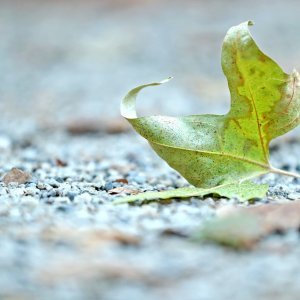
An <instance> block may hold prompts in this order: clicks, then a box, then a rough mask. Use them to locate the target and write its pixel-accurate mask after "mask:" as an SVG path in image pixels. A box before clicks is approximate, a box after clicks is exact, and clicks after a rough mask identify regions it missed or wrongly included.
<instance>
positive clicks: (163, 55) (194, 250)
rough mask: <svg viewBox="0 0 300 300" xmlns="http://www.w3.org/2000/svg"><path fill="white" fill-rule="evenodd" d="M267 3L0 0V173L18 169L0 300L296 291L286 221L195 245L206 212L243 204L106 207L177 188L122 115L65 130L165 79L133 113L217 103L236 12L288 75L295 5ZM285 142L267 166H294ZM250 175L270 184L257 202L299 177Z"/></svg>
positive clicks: (0, 237) (3, 210)
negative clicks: (21, 175)
mask: <svg viewBox="0 0 300 300" xmlns="http://www.w3.org/2000/svg"><path fill="white" fill-rule="evenodd" d="M269 4H270V2H268V1H251V2H249V3H248V2H244V1H229V0H228V1H209V3H206V2H202V1H190V0H189V1H172V2H168V1H144V3H143V4H141V3H139V1H116V2H113V3H111V2H110V1H99V2H97V1H91V0H90V1H87V2H85V1H84V2H83V1H82V2H81V1H78V0H77V1H74V5H70V3H69V2H68V1H62V3H60V4H57V3H56V4H55V3H54V2H51V1H36V2H34V1H27V2H26V3H24V2H21V1H2V2H1V10H0V25H1V26H0V28H1V29H0V31H1V40H0V58H1V59H0V66H1V70H2V72H3V77H2V79H1V83H0V91H1V102H0V109H1V112H2V116H1V120H0V125H1V127H0V153H1V155H0V175H1V177H2V178H3V176H4V175H5V174H7V173H8V172H9V171H10V170H11V169H12V168H18V169H21V170H23V171H24V172H27V173H28V174H30V176H31V177H30V179H28V180H27V181H26V183H23V184H16V183H7V184H6V183H4V182H0V249H1V250H0V299H22V300H23V299H26V300H27V299H74V300H77V299H91V300H92V299H105V300H122V299H131V300H140V299H145V300H153V299H170V300H173V299H174V300H178V299H186V300H218V299H232V300H235V299H236V300H237V299H243V300H248V299H249V300H252V299H257V300H260V299H261V300H262V299H264V300H265V299H272V300H273V299H284V300H294V299H299V294H300V260H299V255H300V236H299V232H298V231H297V230H293V231H290V232H287V233H285V234H281V235H280V234H277V235H276V234H275V235H272V236H269V237H268V238H267V239H264V240H263V241H261V242H260V243H259V244H258V246H257V247H256V248H255V249H254V250H252V251H248V252H237V251H233V250H230V249H227V248H223V247H220V246H217V245H209V244H197V243H194V242H192V241H191V240H190V239H189V238H188V236H189V235H190V234H191V233H193V232H194V231H195V230H197V229H198V228H199V227H200V226H201V225H202V224H203V223H204V222H205V221H207V220H210V219H211V218H213V217H214V216H215V214H216V210H217V209H218V208H222V207H230V206H233V205H243V206H247V205H252V204H250V203H239V202H238V201H237V200H236V199H229V200H228V199H218V200H217V201H216V199H212V198H207V199H205V200H201V199H197V198H192V199H189V200H187V201H181V202H179V201H175V200H170V201H164V202H163V203H155V202H152V203H149V204H145V205H141V206H140V205H127V204H125V205H119V206H114V205H112V201H113V200H114V199H115V198H116V197H119V196H120V195H114V194H113V193H112V192H111V190H113V189H115V188H120V187H123V188H126V189H128V190H131V191H136V190H137V191H147V190H161V189H169V188H175V187H181V186H185V185H187V183H186V181H185V180H184V179H183V178H181V177H180V176H179V175H178V174H177V173H176V172H175V171H173V170H171V169H170V168H169V167H168V166H167V165H166V164H165V163H164V162H163V161H161V160H160V159H159V158H158V157H157V156H156V155H155V154H154V153H153V152H152V150H151V149H150V148H149V146H148V145H147V143H146V142H145V141H144V140H142V139H141V138H140V137H138V136H137V135H136V134H134V133H133V132H132V131H127V128H126V127H124V126H125V125H122V126H123V127H122V126H121V130H120V131H123V130H124V132H121V133H118V134H108V133H107V130H106V129H105V128H107V126H106V127H105V126H104V127H101V126H103V123H99V131H98V132H96V133H93V134H82V132H81V134H79V135H75V134H74V131H72V133H70V130H69V129H68V128H69V127H68V126H69V124H70V123H72V122H73V123H74V122H75V123H76V124H78V126H79V127H80V124H82V123H83V122H87V120H88V122H94V121H95V120H96V122H97V121H98V120H99V122H100V121H101V120H102V121H103V120H104V121H103V122H105V124H107V123H109V122H110V119H109V117H111V118H112V120H115V118H116V116H118V104H119V101H120V98H121V96H122V95H123V94H124V93H125V92H126V91H127V90H128V89H129V88H131V87H132V86H135V85H137V84H139V83H141V82H147V81H148V80H149V81H150V80H157V79H162V78H161V77H167V76H168V75H175V77H177V78H178V80H177V81H176V82H175V81H174V83H173V84H172V85H169V86H168V87H161V89H160V88H158V89H160V90H159V91H158V92H157V91H155V90H153V91H152V90H151V92H149V93H148V92H145V94H144V95H143V97H144V102H143V103H145V105H144V106H142V105H140V109H141V111H142V112H147V113H148V114H150V113H151V114H152V113H158V112H161V113H168V114H173V115H174V114H175V115H176V114H178V115H179V114H188V113H195V111H199V112H201V111H204V112H208V111H210V112H224V111H226V107H227V106H228V92H227V90H226V83H225V80H224V79H223V78H222V75H221V71H220V67H219V64H220V63H219V49H220V44H221V40H222V37H223V36H224V34H225V32H226V30H227V29H228V27H230V26H231V25H234V24H236V23H238V22H240V21H243V20H246V19H254V20H255V21H256V24H257V25H258V29H255V30H253V32H255V36H256V37H257V39H258V40H259V42H260V44H263V46H264V47H263V48H264V49H265V50H266V52H267V53H270V55H272V56H273V57H274V58H276V59H278V60H279V61H280V63H281V64H282V65H283V66H284V67H285V68H286V69H287V70H290V69H292V67H294V66H295V65H294V63H295V62H296V63H297V62H298V67H300V66H299V61H300V57H299V48H300V36H299V35H298V34H296V33H297V32H299V30H300V25H299V24H300V23H299V22H298V12H299V10H300V4H299V2H298V1H292V0H290V1H285V2H281V1H274V2H272V6H270V5H269ZM287 52H288V53H289V54H288V55H287V54H286V53H287ZM296 67H297V65H296ZM3 70H4V71H3ZM199 99H200V100H201V101H199ZM174 102H176V105H174ZM140 104H141V103H140ZM102 121H101V122H102ZM96 124H98V123H96ZM93 126H94V124H93ZM93 128H94V127H93ZM299 151H300V140H299V134H298V132H297V131H295V132H294V133H292V134H291V135H289V136H288V137H285V138H282V139H279V140H278V141H277V142H275V143H274V144H273V145H272V147H271V160H272V163H273V164H274V166H276V167H278V168H283V169H286V170H289V171H294V172H295V171H298V172H299V171H300V161H299ZM259 181H261V182H268V183H269V184H270V190H269V194H268V196H267V197H266V198H264V199H257V201H256V203H255V205H263V204H267V203H269V202H280V203H281V202H286V201H297V200H299V199H300V181H299V180H297V179H293V178H288V177H280V176H277V175H268V176H265V177H263V178H261V179H259Z"/></svg>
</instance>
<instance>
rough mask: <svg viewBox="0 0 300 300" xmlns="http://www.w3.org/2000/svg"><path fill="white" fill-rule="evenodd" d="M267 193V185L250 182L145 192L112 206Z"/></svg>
mask: <svg viewBox="0 0 300 300" xmlns="http://www.w3.org/2000/svg"><path fill="white" fill-rule="evenodd" d="M267 191H268V185H266V184H259V185H258V184H255V183H253V182H251V181H244V182H241V183H234V184H224V185H221V186H217V187H213V188H207V189H203V188H196V187H184V188H178V189H173V190H167V191H161V192H146V193H141V194H137V195H132V196H127V197H122V198H120V199H117V200H115V201H114V202H113V203H114V204H121V203H130V202H135V201H137V200H140V201H146V200H154V199H170V198H189V197H204V196H207V195H219V196H223V197H226V198H232V197H236V198H239V199H240V200H242V201H244V200H248V199H253V198H256V197H264V196H265V195H266V193H267Z"/></svg>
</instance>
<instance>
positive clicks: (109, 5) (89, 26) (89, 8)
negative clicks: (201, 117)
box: [0, 0, 300, 129]
mask: <svg viewBox="0 0 300 300" xmlns="http://www.w3.org/2000/svg"><path fill="white" fill-rule="evenodd" d="M0 5H1V7H0V8H1V9H0V34H1V39H0V70H1V80H0V97H1V101H0V110H1V123H2V129H3V128H5V126H8V125H9V124H12V123H13V124H14V126H16V125H17V126H18V125H19V126H18V127H22V128H23V129H24V128H26V127H32V126H33V127H35V126H38V127H41V128H44V127H47V128H48V127H49V126H50V127H53V126H54V127H65V126H68V124H70V123H72V122H77V121H78V120H85V122H86V120H89V121H91V122H94V121H95V122H101V119H102V120H104V119H105V121H107V119H108V118H109V117H112V118H113V119H114V120H115V119H116V118H118V117H119V103H120V100H121V98H122V97H123V96H124V95H125V94H126V92H127V91H128V90H129V89H131V88H133V87H135V86H137V85H139V84H141V83H147V82H151V81H156V80H161V79H164V78H166V77H168V76H174V77H175V79H174V80H172V81H171V82H170V83H168V84H167V85H165V86H162V87H159V88H154V89H149V90H147V91H145V92H144V94H143V98H142V100H140V101H139V103H138V107H139V111H140V113H141V114H168V115H182V114H191V113H193V114H195V113H207V112H210V113H225V112H226V111H227V109H228V107H229V94H228V90H227V86H226V80H225V78H224V76H223V74H222V70H221V66H220V51H221V45H222V40H223V38H224V35H225V34H226V31H227V30H228V29H229V27H231V26H233V25H236V24H238V23H240V22H243V21H246V20H249V19H251V20H253V21H254V22H255V24H256V25H255V26H254V27H252V29H251V30H252V33H253V35H254V37H255V39H256V41H257V43H258V44H259V46H260V47H261V49H262V50H263V51H264V52H266V53H267V54H268V55H269V56H271V57H272V58H274V59H275V60H277V61H278V63H279V64H280V65H281V66H282V67H283V68H284V69H285V71H287V72H290V71H291V70H292V69H293V68H294V67H296V68H298V69H300V51H299V49H300V35H299V32H300V22H299V13H300V2H299V1H297V0H288V1H280V0H274V1H263V0H251V1H239V0H226V1H224V0H222V1H221V0H210V1H202V0H184V1H183V0H181V1H179V0H172V1H168V0H160V1H158V0H151V1H150V0H144V1H142V0H98V1H96V0H85V1H80V0H72V1H68V0H60V1H58V0H57V1H54V0H52V1H50V0H49V1H47V0H7V1H3V0H2V1H0ZM16 123H17V124H16ZM20 124H22V125H20Z"/></svg>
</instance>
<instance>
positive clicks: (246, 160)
mask: <svg viewBox="0 0 300 300" xmlns="http://www.w3.org/2000/svg"><path fill="white" fill-rule="evenodd" d="M149 143H150V144H156V145H159V146H162V147H166V148H172V149H178V150H184V151H192V152H196V153H202V154H208V155H219V156H225V157H228V158H232V159H235V160H240V161H244V162H246V163H249V164H252V165H256V166H259V167H261V168H264V169H266V170H268V171H270V169H271V166H270V165H269V164H264V163H261V162H259V161H256V160H252V159H249V158H245V157H242V156H238V155H233V154H230V153H226V152H212V151H206V150H197V149H189V148H183V147H177V146H176V147H174V146H170V145H166V144H163V143H158V142H153V141H151V142H150V141H149Z"/></svg>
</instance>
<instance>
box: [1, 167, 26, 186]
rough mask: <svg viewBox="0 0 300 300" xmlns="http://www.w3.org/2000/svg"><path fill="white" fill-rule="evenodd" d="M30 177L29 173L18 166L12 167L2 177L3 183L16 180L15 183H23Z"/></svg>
mask: <svg viewBox="0 0 300 300" xmlns="http://www.w3.org/2000/svg"><path fill="white" fill-rule="evenodd" d="M30 179H31V175H30V174H29V173H27V172H24V171H22V170H20V169H18V168H12V169H11V170H10V171H9V172H8V173H7V174H6V175H5V176H4V177H3V179H2V181H3V182H4V183H5V184H9V183H11V182H16V183H17V184H23V183H25V182H28V181H29V180H30Z"/></svg>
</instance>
